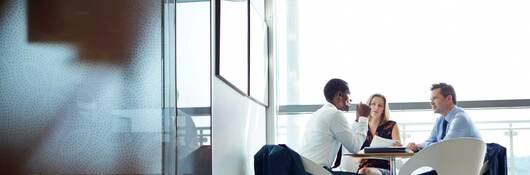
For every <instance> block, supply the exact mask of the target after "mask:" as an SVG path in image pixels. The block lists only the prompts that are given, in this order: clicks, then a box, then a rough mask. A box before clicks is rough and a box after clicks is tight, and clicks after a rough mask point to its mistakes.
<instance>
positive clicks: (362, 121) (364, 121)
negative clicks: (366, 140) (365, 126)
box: [359, 117, 368, 123]
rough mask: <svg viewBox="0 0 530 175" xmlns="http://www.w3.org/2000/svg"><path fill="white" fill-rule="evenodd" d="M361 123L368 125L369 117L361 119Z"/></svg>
mask: <svg viewBox="0 0 530 175" xmlns="http://www.w3.org/2000/svg"><path fill="white" fill-rule="evenodd" d="M359 123H368V118H367V117H359Z"/></svg>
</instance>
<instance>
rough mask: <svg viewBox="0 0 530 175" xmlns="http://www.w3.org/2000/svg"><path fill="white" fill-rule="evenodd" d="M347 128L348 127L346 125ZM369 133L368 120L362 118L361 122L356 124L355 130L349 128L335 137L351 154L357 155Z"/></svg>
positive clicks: (338, 132)
mask: <svg viewBox="0 0 530 175" xmlns="http://www.w3.org/2000/svg"><path fill="white" fill-rule="evenodd" d="M346 127H347V125H346ZM367 132H368V118H366V117H360V118H359V122H355V123H354V126H353V129H350V127H348V128H347V129H346V130H344V129H342V131H337V132H336V133H335V132H334V133H335V137H336V138H337V140H338V141H339V142H340V143H342V146H344V147H345V148H346V149H347V150H348V151H349V152H351V153H356V152H358V151H359V150H360V149H361V146H362V145H363V143H364V141H365V140H366V133H367Z"/></svg>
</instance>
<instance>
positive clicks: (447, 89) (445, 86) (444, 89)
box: [431, 83, 456, 104]
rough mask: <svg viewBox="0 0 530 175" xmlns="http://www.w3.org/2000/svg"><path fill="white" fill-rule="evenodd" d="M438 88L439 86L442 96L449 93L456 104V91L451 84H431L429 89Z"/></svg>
mask: <svg viewBox="0 0 530 175" xmlns="http://www.w3.org/2000/svg"><path fill="white" fill-rule="evenodd" d="M438 88H440V90H441V91H442V95H443V96H444V97H447V96H449V95H451V97H453V98H452V99H453V103H454V104H456V93H455V89H454V88H453V86H451V85H450V84H446V83H438V84H433V85H432V87H431V91H433V90H435V89H438Z"/></svg>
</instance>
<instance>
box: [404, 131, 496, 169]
mask: <svg viewBox="0 0 530 175" xmlns="http://www.w3.org/2000/svg"><path fill="white" fill-rule="evenodd" d="M485 153H486V144H485V143H484V142H483V141H481V140H478V139H474V138H456V139H450V140H444V141H441V142H438V143H436V144H433V145H431V146H429V147H427V148H425V149H423V150H421V151H420V152H418V153H416V154H415V155H414V156H413V157H412V158H410V159H409V160H408V161H407V162H406V163H405V164H404V165H403V166H402V167H401V168H400V169H399V175H409V174H412V173H413V172H414V171H415V170H416V169H418V168H421V167H431V168H433V169H434V170H436V172H437V173H438V174H440V175H448V174H450V175H453V174H466V175H478V174H479V173H480V169H481V167H482V162H484V156H485Z"/></svg>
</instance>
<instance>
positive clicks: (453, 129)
mask: <svg viewBox="0 0 530 175" xmlns="http://www.w3.org/2000/svg"><path fill="white" fill-rule="evenodd" d="M443 120H447V122H448V124H447V130H446V135H445V137H444V138H443V139H442V132H443ZM460 137H472V138H477V139H480V140H482V137H481V136H480V133H479V132H478V129H477V128H476V127H475V124H473V121H472V120H471V118H469V116H468V115H467V114H466V112H465V111H464V109H462V108H460V107H458V106H456V105H455V106H454V107H453V109H451V111H449V113H447V116H440V117H438V118H437V119H436V123H435V124H434V128H433V129H432V131H431V136H430V137H429V138H428V139H427V140H426V141H425V142H424V143H422V144H420V147H421V148H425V147H428V146H430V145H432V144H434V143H436V142H439V141H442V140H447V139H453V138H460Z"/></svg>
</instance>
